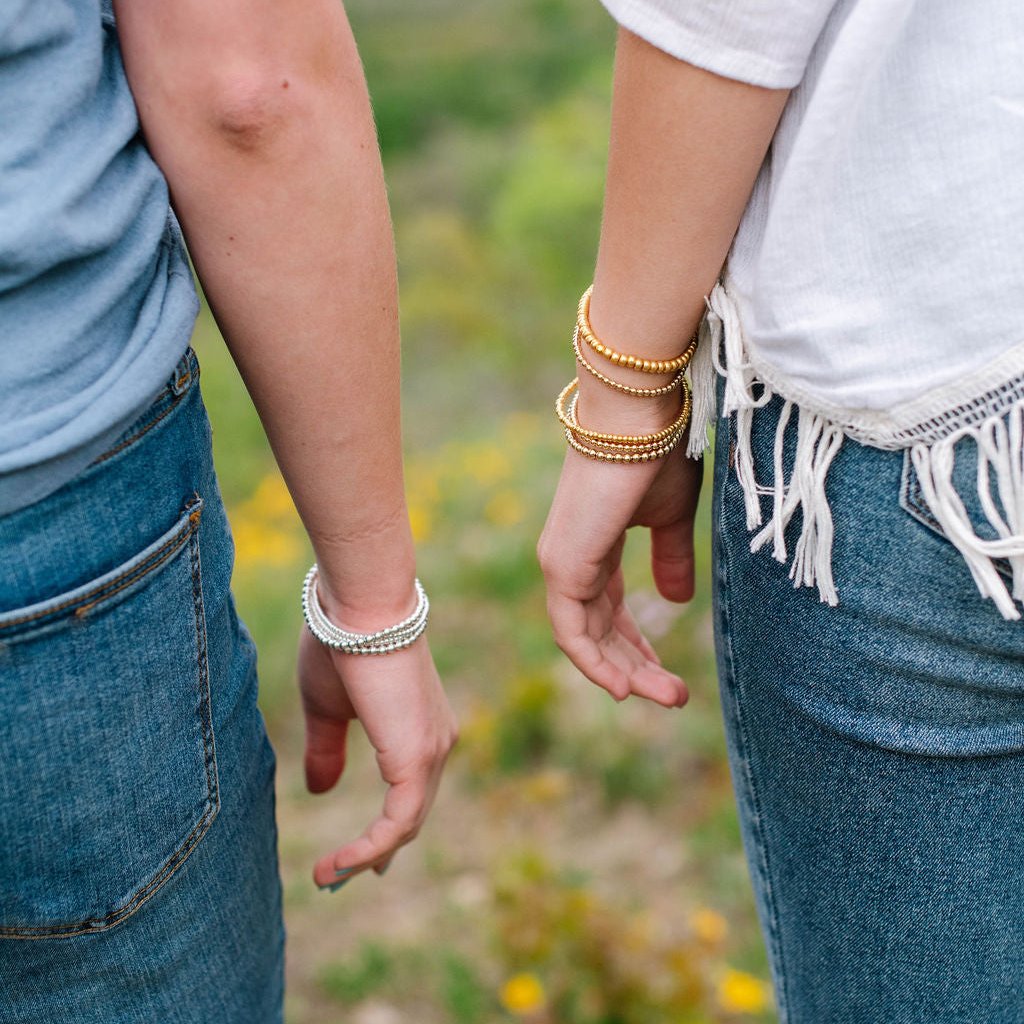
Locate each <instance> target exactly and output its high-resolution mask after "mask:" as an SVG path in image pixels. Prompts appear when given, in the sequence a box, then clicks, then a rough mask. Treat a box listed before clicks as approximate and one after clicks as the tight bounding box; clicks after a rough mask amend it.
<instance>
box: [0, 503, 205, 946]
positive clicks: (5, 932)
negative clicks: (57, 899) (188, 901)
mask: <svg viewBox="0 0 1024 1024" xmlns="http://www.w3.org/2000/svg"><path fill="white" fill-rule="evenodd" d="M202 508H203V501H202V498H200V497H199V495H198V494H196V495H194V497H193V499H192V500H191V501H190V502H189V503H188V504H187V505H186V507H185V509H184V511H186V512H188V525H187V527H186V529H185V530H184V531H183V532H182V534H180V540H181V543H177V544H176V545H175V547H174V551H177V550H179V549H180V548H181V545H182V543H184V542H187V543H188V544H189V556H190V567H191V577H192V602H193V609H194V616H195V623H196V659H197V663H198V671H199V713H200V723H201V733H202V741H203V768H204V771H205V774H206V788H207V806H206V809H205V810H204V811H203V813H202V815H201V816H200V818H199V820H198V821H197V822H196V824H195V826H194V827H193V829H192V831H191V832H189V834H188V835H187V836H186V837H185V839H184V840H183V841H182V843H181V845H180V846H179V847H178V849H177V850H175V851H174V852H173V853H172V854H171V855H170V857H168V858H167V860H166V861H165V862H164V864H163V865H162V866H161V867H160V869H159V870H158V871H157V873H156V874H155V875H154V877H153V878H152V879H151V880H150V881H149V882H148V883H147V884H146V885H144V886H143V887H142V888H141V889H139V890H138V891H137V892H136V893H135V894H134V895H133V896H132V897H131V898H130V899H129V900H128V901H127V902H126V903H124V904H123V905H122V906H120V907H117V908H116V909H114V910H112V911H111V912H110V913H109V914H107V915H105V916H104V917H101V918H89V919H86V920H84V921H75V922H70V921H68V922H59V923H56V924H49V925H38V926H31V925H27V926H19V927H4V926H0V938H8V939H25V940H33V939H66V938H74V937H75V936H79V935H89V934H92V933H95V932H102V931H108V930H109V929H111V928H113V927H115V926H116V925H118V924H120V923H121V922H122V921H125V920H127V919H128V918H129V917H131V916H132V915H133V914H135V912H136V911H137V910H138V909H139V908H140V907H141V906H142V905H143V904H144V903H146V901H147V900H149V898H150V897H151V896H153V895H155V894H156V892H157V891H158V890H159V889H160V888H161V887H162V886H163V884H164V883H165V882H166V881H167V880H168V879H169V878H170V877H171V876H172V875H173V874H174V873H175V871H177V869H178V868H179V867H180V866H181V865H182V864H183V863H184V862H185V861H186V860H187V859H188V857H189V855H190V854H191V853H192V851H193V850H194V849H195V848H196V846H197V845H198V843H199V840H200V839H202V837H203V836H204V835H205V834H206V832H207V831H208V830H209V828H210V825H212V824H213V821H214V819H215V818H216V817H217V814H218V813H219V811H220V784H219V780H218V775H217V763H216V743H215V739H214V735H213V716H212V708H211V703H212V701H211V695H210V672H209V657H208V651H207V637H206V610H205V606H204V603H203V586H202V566H201V561H200V552H199V530H198V525H199V521H200V516H201V513H202ZM178 540H179V537H175V538H172V539H171V541H169V542H168V543H167V544H164V545H163V546H162V547H161V549H160V550H161V551H163V550H164V549H166V548H167V547H168V546H169V545H170V544H173V543H175V542H176V541H178ZM171 554H173V551H172V552H170V553H168V554H166V555H165V556H164V557H163V558H161V559H160V562H158V563H155V564H153V565H151V566H150V567H149V569H147V573H148V572H150V571H152V569H154V568H156V565H158V564H162V563H163V562H165V561H166V560H167V559H168V558H169V557H171ZM127 585H128V584H125V586H127ZM119 589H123V588H119ZM72 603H74V602H72Z"/></svg>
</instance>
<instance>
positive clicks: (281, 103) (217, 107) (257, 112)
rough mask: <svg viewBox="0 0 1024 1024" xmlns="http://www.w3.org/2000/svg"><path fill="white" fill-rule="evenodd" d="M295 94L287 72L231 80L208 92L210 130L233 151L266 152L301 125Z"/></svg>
mask: <svg viewBox="0 0 1024 1024" xmlns="http://www.w3.org/2000/svg"><path fill="white" fill-rule="evenodd" d="M296 92H297V90H296V89H295V87H294V83H293V81H292V76H290V75H289V74H288V73H287V72H280V71H263V70H256V71H250V72H246V73H244V74H236V75H231V76H228V77H226V78H225V79H223V80H221V81H218V82H216V83H213V84H212V85H211V86H210V87H209V89H208V90H207V91H206V95H207V97H208V98H207V101H206V107H207V118H206V120H207V123H208V127H209V129H210V130H211V132H212V133H213V134H214V135H215V136H216V137H217V138H218V139H220V140H222V141H223V142H225V143H226V144H227V145H228V146H230V147H231V148H232V149H234V150H237V151H239V152H241V153H252V154H260V153H263V152H266V151H268V150H271V149H273V148H274V147H276V146H277V145H278V144H279V143H280V141H281V139H282V138H284V137H287V136H288V135H289V134H290V132H291V131H292V129H293V127H294V126H295V125H296V124H298V123H300V121H301V118H302V111H301V110H300V109H299V108H300V103H299V102H297V101H296V98H295V97H296Z"/></svg>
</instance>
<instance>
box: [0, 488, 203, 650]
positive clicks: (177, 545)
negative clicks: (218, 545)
mask: <svg viewBox="0 0 1024 1024" xmlns="http://www.w3.org/2000/svg"><path fill="white" fill-rule="evenodd" d="M200 508H201V506H200ZM193 515H194V513H193ZM195 525H196V523H195V521H193V519H192V516H191V515H190V516H189V518H188V519H187V520H186V521H185V522H183V523H182V524H181V527H180V532H178V533H176V534H175V535H174V536H173V537H171V539H170V540H168V541H167V542H166V543H165V544H162V545H161V546H160V547H159V548H157V550H156V551H154V552H153V554H152V555H150V557H149V559H148V560H147V561H145V562H143V563H142V564H141V565H137V566H135V567H134V568H132V569H129V570H127V571H126V572H124V573H122V574H121V575H120V576H115V577H114V578H113V579H112V580H108V581H107V582H106V583H104V584H102V585H101V586H98V587H94V588H93V589H92V590H89V591H86V593H84V594H81V595H79V596H78V597H75V598H72V599H71V600H69V601H64V602H63V603H62V604H58V605H54V606H52V607H50V608H44V609H42V610H41V611H38V612H33V613H32V614H31V615H22V616H21V617H20V618H17V619H11V620H9V621H7V622H4V623H3V624H2V625H0V633H4V632H6V631H7V630H8V629H11V628H12V627H14V626H24V625H25V624H26V623H29V622H36V621H38V620H39V619H45V618H48V617H49V616H51V615H56V614H57V613H58V612H62V611H65V610H67V609H68V608H74V606H75V605H77V604H80V603H82V606H81V607H80V608H76V609H75V611H74V614H75V615H84V614H85V613H86V611H88V610H89V609H92V608H95V607H96V605H97V604H99V603H100V602H101V601H105V600H107V599H108V598H110V597H113V595H114V594H117V593H119V592H120V591H122V590H124V589H125V588H126V587H129V586H131V585H132V584H133V583H137V582H138V581H140V580H143V579H145V578H146V576H148V575H149V574H150V573H151V572H152V571H153V570H154V569H157V568H158V567H159V566H161V565H163V563H164V562H166V561H167V560H168V559H169V558H171V557H172V556H173V555H174V554H176V553H177V552H178V551H179V550H180V549H181V547H182V546H183V545H184V544H185V542H186V541H187V540H188V538H189V537H190V536H191V534H192V531H193V529H194V528H195ZM114 584H118V586H116V587H114ZM110 587H114V589H113V590H109V588H110ZM108 590H109V592H107V593H105V592H106V591H108ZM96 595H103V596H102V597H96ZM93 597H96V600H94V601H90V600H89V599H90V598H93ZM83 602H84V603H83Z"/></svg>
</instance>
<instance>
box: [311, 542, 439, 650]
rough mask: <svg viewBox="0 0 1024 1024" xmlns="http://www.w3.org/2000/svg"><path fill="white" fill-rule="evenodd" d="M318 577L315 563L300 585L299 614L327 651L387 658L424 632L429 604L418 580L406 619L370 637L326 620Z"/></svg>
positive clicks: (369, 634) (368, 634)
mask: <svg viewBox="0 0 1024 1024" xmlns="http://www.w3.org/2000/svg"><path fill="white" fill-rule="evenodd" d="M318 576H319V568H318V566H317V564H316V563H315V562H314V563H313V566H312V568H311V569H310V570H309V572H308V573H306V581H305V583H303V585H302V614H303V616H304V617H305V619H306V625H307V626H308V627H309V631H310V633H312V634H313V636H315V637H316V639H317V640H319V641H320V643H322V644H324V645H326V646H327V647H331V648H333V649H334V650H336V651H342V652H344V653H345V654H390V653H391V652H392V651H399V650H401V649H402V648H403V647H408V646H409V645H410V644H412V643H414V642H415V641H416V640H417V639H418V638H419V637H420V636H422V635H423V631H424V630H425V629H426V628H427V615H428V613H429V611H430V601H429V600H427V593H426V591H425V590H424V589H423V584H422V583H420V581H419V580H416V581H415V584H414V586H415V588H416V608H415V610H414V611H413V613H412V614H411V615H410V616H409V617H408V618H405V619H403V620H402V621H401V622H399V623H396V624H395V625H394V626H388V627H386V628H385V629H378V630H376V631H375V632H373V633H353V632H351V631H350V630H347V629H342V628H341V627H340V626H336V625H335V624H334V623H333V622H331V620H330V619H329V618H327V613H326V612H325V611H324V610H323V606H322V605H321V604H320V597H319V595H318V594H317V588H316V581H317V578H318Z"/></svg>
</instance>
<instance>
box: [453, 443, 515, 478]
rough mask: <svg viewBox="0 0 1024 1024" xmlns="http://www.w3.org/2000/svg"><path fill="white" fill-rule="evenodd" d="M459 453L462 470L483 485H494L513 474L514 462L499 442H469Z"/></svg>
mask: <svg viewBox="0 0 1024 1024" xmlns="http://www.w3.org/2000/svg"><path fill="white" fill-rule="evenodd" d="M459 455H460V457H459V469H460V470H461V472H462V473H463V474H464V475H465V476H468V477H469V478H470V479H471V480H473V481H474V482H475V483H477V484H480V485H481V486H482V487H490V486H493V485H494V484H497V483H500V482H501V481H502V480H507V479H508V478H509V476H511V475H512V463H511V462H510V461H509V457H508V455H507V454H506V453H505V452H504V450H503V449H502V448H501V447H500V446H498V445H497V444H493V443H487V442H478V443H476V444H467V445H465V446H463V448H462V451H461V452H460V453H459Z"/></svg>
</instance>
